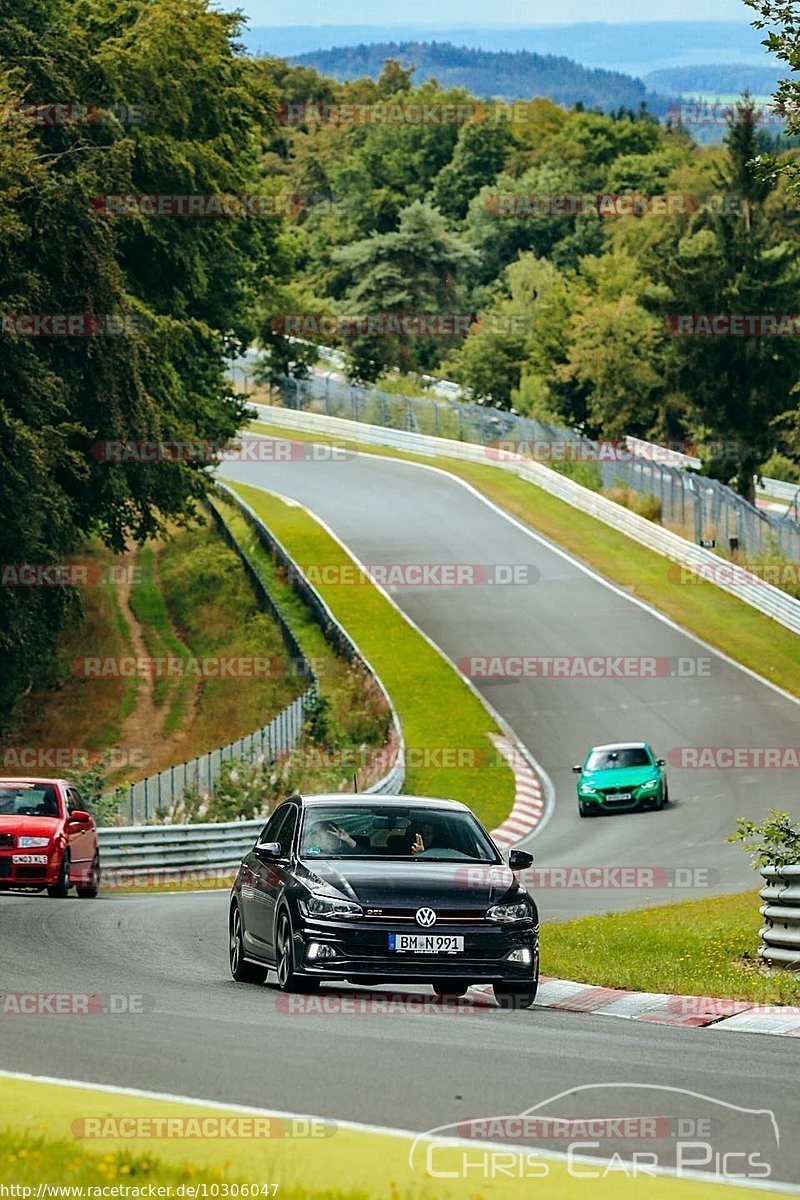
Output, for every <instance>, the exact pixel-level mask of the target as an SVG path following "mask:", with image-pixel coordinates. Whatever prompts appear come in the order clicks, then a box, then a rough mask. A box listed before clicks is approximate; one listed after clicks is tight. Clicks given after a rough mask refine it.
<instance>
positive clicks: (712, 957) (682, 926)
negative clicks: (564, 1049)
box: [542, 892, 800, 1004]
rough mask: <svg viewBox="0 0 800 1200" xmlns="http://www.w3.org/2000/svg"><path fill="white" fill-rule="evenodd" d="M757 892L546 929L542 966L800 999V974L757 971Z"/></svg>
mask: <svg viewBox="0 0 800 1200" xmlns="http://www.w3.org/2000/svg"><path fill="white" fill-rule="evenodd" d="M759 903H760V901H759V899H758V893H757V892H745V893H743V894H738V895H735V896H714V897H710V898H709V899H707V900H688V901H684V902H683V903H680V904H667V905H663V906H660V907H658V908H648V909H645V910H644V911H643V912H625V913H609V914H607V915H606V916H592V917H581V918H580V919H579V920H577V921H565V922H563V923H559V924H555V925H544V926H542V968H543V970H544V971H545V972H546V973H547V974H548V975H555V976H557V977H558V978H560V979H575V980H577V981H579V982H583V981H584V980H585V981H586V982H587V983H592V984H596V985H597V986H599V987H619V988H630V989H632V990H634V991H643V992H663V991H664V967H665V964H668V965H669V991H670V992H672V993H674V994H676V995H684V996H724V997H725V998H727V999H731V1000H752V1001H755V1002H757V1003H761V1004H797V1003H798V1001H800V979H798V978H797V977H796V976H793V975H792V973H791V972H789V971H786V972H782V973H780V974H776V975H772V976H768V975H763V974H761V973H760V971H759V970H758V958H757V947H758V930H759V928H760V926H761V921H762V919H761V917H760V915H759V912H758V906H759Z"/></svg>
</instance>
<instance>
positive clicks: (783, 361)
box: [661, 99, 800, 501]
mask: <svg viewBox="0 0 800 1200" xmlns="http://www.w3.org/2000/svg"><path fill="white" fill-rule="evenodd" d="M756 145H757V140H756V131H755V113H754V107H753V104H752V101H749V100H747V99H745V100H744V101H743V102H742V103H741V104H740V105H739V106H738V110H737V113H736V115H735V117H734V118H733V120H732V123H731V128H730V132H729V134H728V137H727V139H726V149H727V155H726V161H725V163H724V164H723V168H722V171H721V172H720V177H719V178H720V186H721V187H722V188H723V198H727V199H730V200H732V201H734V203H733V204H723V205H721V206H714V207H712V208H711V209H709V210H703V211H701V212H699V213H698V214H697V215H696V217H695V218H694V219H693V221H692V222H691V224H690V226H689V230H688V232H687V233H686V234H685V235H684V236H683V237H682V238H681V239H680V241H679V243H678V245H677V247H676V252H675V254H674V255H673V256H671V257H670V259H669V260H668V261H666V262H664V264H663V268H662V278H663V281H664V282H665V283H666V284H667V286H668V287H669V290H670V293H671V298H670V299H669V301H668V307H667V311H665V306H663V305H662V306H661V311H662V313H664V315H665V316H669V315H670V314H675V315H678V316H679V315H681V314H686V315H688V316H691V315H693V314H698V315H704V314H713V315H716V314H721V315H722V316H726V317H737V318H741V317H744V318H750V317H752V318H754V322H755V323H754V324H751V325H749V326H748V327H747V328H745V327H744V326H742V330H743V332H742V331H740V332H739V333H736V332H734V333H733V334H732V335H731V336H716V335H714V334H713V333H709V332H708V331H707V332H706V334H705V335H703V332H702V330H700V331H699V336H698V335H696V334H695V335H691V336H675V337H674V338H673V339H672V347H671V350H672V353H671V354H670V356H669V360H668V365H667V375H668V379H669V382H670V383H671V385H672V386H673V387H674V388H675V390H676V391H679V392H681V393H682V394H683V395H684V396H685V397H686V399H687V402H688V404H689V409H690V414H691V424H692V432H693V434H694V436H695V439H696V440H697V441H699V442H701V443H706V444H710V445H711V446H712V449H711V451H710V452H709V453H708V455H707V459H708V461H707V462H706V470H707V471H708V473H709V474H711V475H712V476H714V477H715V478H718V479H721V480H723V481H724V482H725V483H730V484H732V485H733V486H734V487H735V488H736V489H737V490H738V491H739V492H740V493H741V494H742V495H743V496H745V497H746V498H747V499H749V500H751V501H753V500H754V483H753V476H754V474H755V472H756V470H757V468H758V466H759V464H760V463H761V462H763V461H764V460H765V459H766V458H768V457H769V455H770V454H771V453H773V452H774V451H775V450H776V449H777V448H778V443H779V433H778V428H777V425H778V422H779V421H780V420H781V418H782V416H783V415H784V414H785V412H786V410H787V408H788V407H789V405H790V403H791V401H790V395H791V393H792V390H793V388H794V387H795V384H796V382H797V379H798V373H800V345H799V344H798V337H797V331H796V330H795V329H794V326H793V324H792V323H791V322H790V327H789V328H788V329H784V330H783V333H782V334H781V333H778V334H777V335H776V334H775V333H774V332H770V327H769V326H768V325H767V324H765V322H764V321H763V319H762V318H763V317H767V318H771V317H775V316H778V315H780V314H792V313H796V312H797V308H798V297H800V263H799V262H798V243H797V241H796V240H795V239H791V238H787V237H785V235H783V234H780V233H779V234H778V236H777V237H776V231H775V227H774V225H773V224H772V223H771V222H770V221H769V220H768V219H767V217H766V215H765V201H766V200H767V198H768V197H769V194H770V192H771V191H772V190H774V188H775V186H776V179H775V177H773V178H772V179H771V180H770V179H765V178H764V177H763V176H761V175H760V174H759V172H758V168H757V165H756V163H755V149H756ZM678 332H679V331H678ZM690 332H691V331H690Z"/></svg>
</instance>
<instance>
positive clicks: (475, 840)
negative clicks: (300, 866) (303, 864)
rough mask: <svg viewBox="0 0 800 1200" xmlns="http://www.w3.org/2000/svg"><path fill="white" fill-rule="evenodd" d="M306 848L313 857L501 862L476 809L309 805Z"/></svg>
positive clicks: (303, 842) (303, 840) (303, 841)
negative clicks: (480, 823)
mask: <svg viewBox="0 0 800 1200" xmlns="http://www.w3.org/2000/svg"><path fill="white" fill-rule="evenodd" d="M300 853H301V854H302V855H304V856H307V857H309V858H351V857H355V856H356V855H369V856H370V857H373V858H375V857H380V858H383V857H387V858H409V859H410V858H428V859H439V860H448V859H455V860H461V861H464V860H467V861H468V860H470V859H472V860H475V859H477V860H478V861H481V862H493V861H496V851H495V849H494V847H493V845H492V844H491V842H489V840H488V838H487V837H486V834H485V833H484V832H483V830H482V829H481V827H480V825H479V824H478V822H477V821H476V820H475V818H474V817H473V816H472V814H471V813H466V812H458V811H455V812H450V811H443V810H442V809H427V808H420V807H416V806H415V807H413V808H407V807H401V806H399V805H398V807H397V808H394V807H392V808H388V807H385V806H382V805H380V806H379V805H375V806H372V805H370V804H368V803H360V804H354V805H353V806H352V808H350V807H348V806H346V805H330V806H328V805H325V806H322V805H320V806H314V807H313V808H311V809H308V810H307V811H306V814H305V819H304V822H303V833H302V837H301V848H300Z"/></svg>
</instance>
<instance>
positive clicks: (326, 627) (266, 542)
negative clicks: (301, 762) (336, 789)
mask: <svg viewBox="0 0 800 1200" xmlns="http://www.w3.org/2000/svg"><path fill="white" fill-rule="evenodd" d="M217 487H218V489H219V491H220V493H221V494H222V495H224V497H225V499H226V500H228V501H229V502H230V503H231V504H233V505H235V506H236V508H238V510H239V512H241V514H242V515H243V516H244V517H245V519H246V520H247V521H248V522H249V524H250V525H251V526H252V528H253V531H254V533H255V534H256V536H257V537H258V539H259V541H260V542H261V545H262V546H263V547H264V549H265V550H266V551H267V553H268V554H269V555H271V557H272V558H273V559H274V560H275V561H277V562H278V563H280V564H281V566H282V567H283V568H284V569H285V570H286V572H287V574H288V577H289V578H290V579H291V580H292V581H293V585H294V587H295V589H296V590H297V592H298V593H299V595H300V596H301V598H302V599H303V601H304V602H305V604H306V605H307V607H308V608H309V610H310V611H311V613H312V615H313V617H314V619H315V620H316V622H317V624H318V625H319V627H320V629H321V630H322V633H323V636H324V637H325V640H326V641H327V642H328V644H329V645H330V646H332V647H333V649H334V650H335V651H336V652H337V653H338V654H341V655H343V657H345V658H346V659H347V660H348V661H349V662H357V663H358V664H359V665H360V666H361V667H362V669H363V670H364V671H366V673H367V674H368V675H370V676H371V677H372V679H373V680H374V682H375V684H376V685H377V687H378V688H379V689H380V692H381V695H382V696H383V698H384V700H385V701H386V704H387V706H388V708H389V712H390V713H391V721H392V728H393V731H394V741H395V744H396V746H397V759H396V762H395V765H394V766H393V767H392V768H391V770H390V771H389V772H388V773H387V774H386V775H385V776H384V777H383V778H382V779H380V780H379V781H378V783H376V784H374V785H373V786H372V787H370V788H367V789H365V790H366V792H367V793H368V794H373V795H375V794H381V795H386V796H396V795H397V794H398V793H399V792H400V791H401V790H402V787H403V783H404V781H405V741H404V739H403V731H402V729H401V727H400V720H399V718H398V716H397V713H396V712H395V709H394V705H393V704H392V701H391V697H390V696H389V693H388V692H387V690H386V688H385V687H384V684H383V680H382V679H381V678H380V676H379V675H378V673H377V671H375V669H374V667H372V666H371V664H370V663H369V662H368V661H367V659H366V658H365V657H364V655H363V654H362V652H361V650H360V649H359V647H358V645H357V644H356V643H355V642H354V641H353V639H352V638H351V637H350V635H349V633H348V632H347V630H346V629H345V628H344V626H343V625H340V624H339V622H338V621H337V619H336V617H335V616H334V615H333V613H332V612H331V610H330V609H329V608H328V605H327V604H326V603H325V601H324V600H323V599H322V597H321V596H320V594H319V592H318V591H317V589H316V588H315V587H314V586H313V584H312V583H310V582H309V580H308V579H307V578H306V576H305V573H304V572H303V569H302V567H300V566H299V565H298V563H296V562H295V560H294V559H293V558H292V556H291V554H289V552H288V550H287V549H286V547H285V546H284V545H283V543H282V542H281V541H279V539H278V538H276V537H275V535H274V533H272V531H271V530H270V529H268V528H267V526H266V525H265V524H264V522H263V521H262V520H261V518H260V517H259V516H258V514H257V513H256V512H255V511H254V509H252V508H251V507H250V505H249V504H247V503H246V501H244V500H242V498H241V497H240V496H239V495H237V493H236V492H235V491H234V490H233V488H230V487H228V485H227V484H225V483H221V482H220V483H218V484H217Z"/></svg>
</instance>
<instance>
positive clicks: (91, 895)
mask: <svg viewBox="0 0 800 1200" xmlns="http://www.w3.org/2000/svg"><path fill="white" fill-rule="evenodd" d="M75 890H76V891H77V893H78V895H79V896H80V898H81V900H94V899H95V898H96V896H97V893H98V892H99V890H100V855H99V854H95V856H94V858H93V860H92V866H91V869H90V871H89V882H88V883H82V884H80V885H79V886H78V887H77V888H76V889H75Z"/></svg>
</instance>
